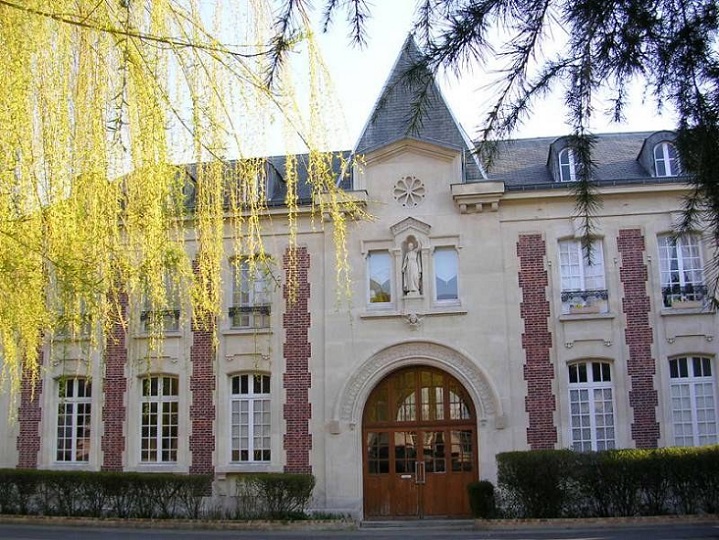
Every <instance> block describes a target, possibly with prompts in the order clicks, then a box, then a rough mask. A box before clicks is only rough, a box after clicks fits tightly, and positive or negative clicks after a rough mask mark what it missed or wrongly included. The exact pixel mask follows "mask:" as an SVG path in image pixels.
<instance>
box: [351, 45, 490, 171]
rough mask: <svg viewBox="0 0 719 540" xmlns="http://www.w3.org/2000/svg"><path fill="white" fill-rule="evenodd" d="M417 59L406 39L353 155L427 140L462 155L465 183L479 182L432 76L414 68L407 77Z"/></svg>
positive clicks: (463, 139)
mask: <svg viewBox="0 0 719 540" xmlns="http://www.w3.org/2000/svg"><path fill="white" fill-rule="evenodd" d="M420 57H421V55H420V52H419V50H418V49H417V45H416V44H415V42H414V39H413V38H412V36H411V35H410V36H408V37H407V39H406V40H405V42H404V45H403V46H402V49H401V51H400V54H399V56H398V57H397V60H396V61H395V65H394V67H393V68H392V71H391V72H390V75H389V78H388V79H387V82H386V83H385V85H384V87H383V89H382V92H381V93H380V97H379V99H378V100H377V103H376V105H375V107H374V110H373V111H372V114H371V115H370V118H369V120H368V121H367V124H366V125H365V127H364V129H363V131H362V135H361V136H360V138H359V140H358V142H357V144H356V146H355V149H354V152H355V153H356V154H367V153H369V152H372V151H373V150H376V149H379V148H381V147H383V146H386V145H388V144H391V143H393V142H395V141H399V140H402V139H407V138H409V139H415V140H420V141H426V142H429V143H433V144H437V145H439V146H444V147H447V148H454V149H457V150H458V151H460V152H464V154H465V164H464V166H465V178H466V179H467V180H468V181H476V180H480V179H482V178H483V176H482V173H481V171H480V169H479V166H478V164H477V162H476V161H475V159H474V157H473V155H472V153H471V150H470V144H469V141H468V138H467V137H466V136H465V135H464V133H463V132H462V129H461V127H460V126H459V124H458V123H457V121H456V120H455V119H454V117H453V116H452V112H451V111H450V110H449V107H448V106H447V103H446V101H445V100H444V98H443V97H442V94H441V92H440V90H439V87H438V86H437V84H436V82H435V81H434V78H433V77H432V75H431V73H430V72H429V71H428V70H426V69H415V70H414V72H413V73H412V74H411V75H410V72H411V68H412V67H413V66H416V64H417V61H418V60H419V59H420ZM428 78H429V79H430V80H429V86H428V87H427V94H426V96H425V97H424V98H423V99H422V105H421V107H422V108H421V109H420V110H422V114H421V115H420V119H421V121H420V122H419V125H418V126H412V125H411V120H412V116H413V110H414V108H415V103H416V102H417V100H418V99H419V98H418V97H417V96H418V92H419V89H420V88H422V86H423V84H424V83H425V82H427V79H428Z"/></svg>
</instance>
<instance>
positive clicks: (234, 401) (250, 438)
mask: <svg viewBox="0 0 719 540" xmlns="http://www.w3.org/2000/svg"><path fill="white" fill-rule="evenodd" d="M231 384H232V397H231V398H230V415H231V430H232V435H231V439H232V461H233V462H239V463H252V462H263V461H270V427H271V424H270V418H271V412H270V405H271V403H270V377H269V375H252V374H247V375H236V376H234V377H232V379H231Z"/></svg>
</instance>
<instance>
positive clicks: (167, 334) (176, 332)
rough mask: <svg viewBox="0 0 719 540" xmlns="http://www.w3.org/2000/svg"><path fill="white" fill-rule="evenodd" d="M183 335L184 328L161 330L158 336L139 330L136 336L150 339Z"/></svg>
mask: <svg viewBox="0 0 719 540" xmlns="http://www.w3.org/2000/svg"><path fill="white" fill-rule="evenodd" d="M182 336H183V332H182V330H168V331H167V332H161V333H160V334H158V335H157V336H154V335H152V334H150V333H148V332H137V333H136V334H135V336H134V337H135V338H137V339H150V338H153V337H160V338H165V339H172V338H181V337H182Z"/></svg>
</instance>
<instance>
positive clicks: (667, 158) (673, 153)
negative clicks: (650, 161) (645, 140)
mask: <svg viewBox="0 0 719 540" xmlns="http://www.w3.org/2000/svg"><path fill="white" fill-rule="evenodd" d="M654 171H655V173H656V175H657V176H659V177H667V176H679V175H680V174H681V173H682V168H681V164H680V163H679V155H678V154H677V149H676V147H675V146H674V145H673V144H672V143H670V142H666V141H664V142H660V143H659V144H657V145H656V146H655V147H654Z"/></svg>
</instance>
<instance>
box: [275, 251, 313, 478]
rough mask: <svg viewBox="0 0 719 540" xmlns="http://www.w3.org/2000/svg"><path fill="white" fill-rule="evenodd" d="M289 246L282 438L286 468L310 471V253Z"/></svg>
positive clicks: (295, 471) (286, 280) (286, 276)
mask: <svg viewBox="0 0 719 540" xmlns="http://www.w3.org/2000/svg"><path fill="white" fill-rule="evenodd" d="M290 249H291V248H288V250H287V251H286V252H285V256H284V258H283V266H284V268H285V286H284V290H283V295H284V298H285V313H284V316H283V318H282V325H283V327H284V331H285V343H284V349H283V350H284V358H285V373H284V377H283V387H284V389H285V404H284V409H283V410H284V419H285V423H286V426H287V427H286V432H285V437H284V447H285V452H286V456H287V462H286V464H285V471H286V472H294V473H311V472H312V466H311V465H310V451H311V450H312V435H311V434H310V431H309V422H310V418H311V414H312V409H311V406H310V402H309V389H310V387H311V385H312V379H311V376H310V372H309V359H310V356H311V354H312V348H311V345H310V342H309V329H310V322H311V318H310V312H309V306H308V304H309V298H310V283H309V270H310V255H309V253H308V252H307V248H306V247H298V248H296V251H295V252H294V253H292V252H291V251H290ZM293 280H294V283H293ZM293 287H294V290H293ZM293 293H294V294H293Z"/></svg>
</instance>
